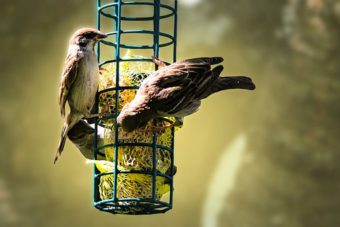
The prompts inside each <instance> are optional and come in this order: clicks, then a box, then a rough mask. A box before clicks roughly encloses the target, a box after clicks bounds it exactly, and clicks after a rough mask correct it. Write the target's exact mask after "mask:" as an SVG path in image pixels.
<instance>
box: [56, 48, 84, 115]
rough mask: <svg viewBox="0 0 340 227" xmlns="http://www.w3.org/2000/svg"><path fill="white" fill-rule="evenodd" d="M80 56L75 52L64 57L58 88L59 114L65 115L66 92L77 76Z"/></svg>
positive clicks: (67, 92)
mask: <svg viewBox="0 0 340 227" xmlns="http://www.w3.org/2000/svg"><path fill="white" fill-rule="evenodd" d="M80 59H81V56H80V55H79V54H78V53H76V54H69V55H68V56H67V58H66V61H65V64H64V69H63V73H62V76H61V82H60V90H59V106H60V113H61V116H65V104H66V100H67V97H68V94H69V92H70V90H71V87H72V84H73V82H74V81H75V79H76V78H77V74H78V65H79V60H80Z"/></svg>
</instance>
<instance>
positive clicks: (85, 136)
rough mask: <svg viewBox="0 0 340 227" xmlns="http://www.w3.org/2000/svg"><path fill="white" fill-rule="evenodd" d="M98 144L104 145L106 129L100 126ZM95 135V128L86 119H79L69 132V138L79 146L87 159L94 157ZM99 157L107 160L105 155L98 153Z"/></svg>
mask: <svg viewBox="0 0 340 227" xmlns="http://www.w3.org/2000/svg"><path fill="white" fill-rule="evenodd" d="M97 133H98V134H97V146H98V147H100V146H103V145H104V144H105V143H104V130H103V128H102V127H100V126H98V132H97ZM94 136H95V130H94V128H93V127H91V125H90V124H88V123H87V122H86V121H85V120H80V121H78V122H77V123H76V124H75V125H74V126H73V127H72V128H71V129H70V130H69V131H68V133H67V137H68V138H69V140H70V141H71V142H72V143H73V144H74V145H75V146H76V147H77V148H78V150H79V151H80V153H81V154H82V155H83V156H84V158H86V159H94V146H93V142H94ZM97 159H99V160H105V155H101V153H98V154H97Z"/></svg>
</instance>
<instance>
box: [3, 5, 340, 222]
mask: <svg viewBox="0 0 340 227" xmlns="http://www.w3.org/2000/svg"><path fill="white" fill-rule="evenodd" d="M179 2H180V3H181V4H180V9H179V13H180V20H179V24H180V26H179V39H178V41H179V46H178V56H179V59H184V58H189V57H197V56H215V55H217V56H223V57H224V59H225V62H224V66H225V70H224V74H225V75H232V74H234V75H235V74H243V75H251V76H252V78H253V79H254V81H255V83H256V85H257V90H256V91H254V92H248V91H237V90H233V91H227V92H224V93H219V94H217V95H215V96H212V97H210V98H209V99H207V100H206V101H204V103H203V105H202V107H201V110H200V111H199V112H198V113H196V114H194V115H192V116H190V117H188V118H187V119H186V121H185V126H184V128H183V129H181V130H180V131H179V132H178V133H177V136H176V144H175V147H176V152H175V155H176V157H175V159H176V160H175V161H176V165H177V167H178V173H177V175H176V177H175V192H174V195H175V197H174V199H175V200H174V209H173V210H171V211H170V212H168V213H166V214H164V215H154V216H136V217H133V216H119V215H116V216H113V215H110V214H106V213H102V212H99V211H97V210H96V209H94V208H93V207H92V204H91V203H92V178H91V173H92V168H91V167H90V166H88V165H86V164H85V161H84V159H83V157H82V156H81V155H80V153H79V152H78V151H77V150H76V148H75V147H74V146H73V145H72V144H70V143H69V142H68V143H67V145H66V148H65V152H64V154H63V156H62V158H61V160H60V161H59V163H58V164H57V165H53V164H52V161H53V157H54V153H55V151H56V147H57V142H58V140H59V134H60V129H61V126H62V120H61V118H60V115H59V108H58V104H57V88H58V83H59V79H60V73H61V68H62V65H63V61H64V58H65V55H66V48H67V42H68V39H69V37H70V35H71V34H72V33H73V32H74V31H75V30H76V29H77V28H79V27H82V26H92V27H93V26H95V1H94V0H87V1H83V0H58V1H55V0H54V1H53V0H36V1H25V0H16V1H11V0H2V5H1V7H0V14H1V20H0V35H1V43H2V44H1V45H3V46H2V48H1V49H2V50H1V55H0V64H1V76H0V89H1V96H0V103H1V106H2V109H1V111H0V128H1V137H0V148H1V152H0V164H1V165H0V226H26V227H29V226H124V227H135V226H148V227H158V226H163V227H170V226H171V227H173V226H180V227H199V226H202V227H272V226H273V227H275V226H280V227H281V226H282V227H307V226H308V227H320V226H322V227H338V226H340V215H339V212H340V196H339V191H340V166H339V164H338V163H339V160H340V154H339V152H340V145H339V136H340V121H339V116H340V105H339V102H338V98H340V81H339V79H338V78H339V73H340V64H339V59H340V58H339V55H340V42H339V40H340V29H339V28H340V2H339V1H337V0H286V1H272V0H258V1H256V2H255V1H253V0H239V1H232V0H210V1H203V0H201V1H200V0H179ZM138 10H140V11H143V10H144V9H143V8H139V9H138Z"/></svg>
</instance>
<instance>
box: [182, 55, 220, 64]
mask: <svg viewBox="0 0 340 227" xmlns="http://www.w3.org/2000/svg"><path fill="white" fill-rule="evenodd" d="M184 61H187V62H191V63H208V64H209V65H216V64H220V63H221V62H223V58H222V57H211V58H209V57H201V58H192V59H187V60H184Z"/></svg>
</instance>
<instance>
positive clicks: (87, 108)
mask: <svg viewBox="0 0 340 227" xmlns="http://www.w3.org/2000/svg"><path fill="white" fill-rule="evenodd" d="M106 37H107V35H106V34H105V33H102V32H100V31H98V30H96V29H93V28H81V29H78V30H77V31H76V32H75V33H74V34H73V35H72V36H71V39H70V41H69V46H68V53H67V57H66V61H65V63H64V67H63V72H62V75H61V82H60V87H59V106H60V113H61V116H62V117H65V106H66V102H68V105H69V107H70V111H69V113H68V115H67V117H66V121H65V123H64V125H63V128H62V131H61V135H60V141H59V146H58V149H57V152H56V155H55V158H54V163H56V162H57V160H58V158H59V156H60V155H61V153H62V151H63V149H64V146H65V142H66V136H67V133H68V131H69V130H70V129H71V128H72V127H73V126H74V125H75V124H76V123H77V122H78V121H79V120H80V119H82V118H83V117H88V118H89V117H91V109H92V107H93V105H94V102H95V97H96V92H97V88H98V81H99V79H98V76H99V66H98V61H97V57H96V54H95V51H94V47H95V45H96V43H97V42H98V41H100V40H102V39H105V38H106Z"/></svg>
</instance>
